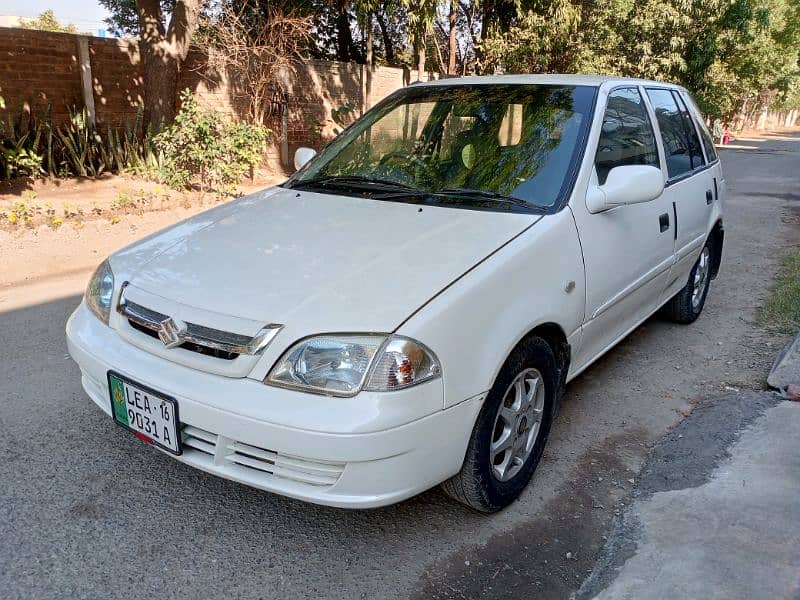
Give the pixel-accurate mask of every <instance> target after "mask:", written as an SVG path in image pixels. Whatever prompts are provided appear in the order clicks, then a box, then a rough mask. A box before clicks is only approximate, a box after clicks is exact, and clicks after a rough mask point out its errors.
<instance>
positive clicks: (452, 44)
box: [447, 0, 458, 75]
mask: <svg viewBox="0 0 800 600" xmlns="http://www.w3.org/2000/svg"><path fill="white" fill-rule="evenodd" d="M449 33H450V35H449V38H448V50H449V53H450V55H449V56H448V57H447V74H448V75H455V74H456V58H457V54H458V41H457V40H456V34H457V33H458V0H450V32H449Z"/></svg>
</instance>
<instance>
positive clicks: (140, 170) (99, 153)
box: [0, 106, 160, 179]
mask: <svg viewBox="0 0 800 600" xmlns="http://www.w3.org/2000/svg"><path fill="white" fill-rule="evenodd" d="M0 108H2V106H0ZM69 117H70V118H69V121H68V122H67V123H65V124H64V125H61V126H58V127H54V126H53V122H52V110H51V107H49V106H48V107H47V108H46V109H45V110H44V111H42V112H38V111H37V112H36V113H34V112H33V111H30V110H24V109H23V110H21V111H20V112H19V113H18V115H17V116H16V118H14V117H12V116H11V115H9V117H8V120H7V122H5V123H4V122H0V179H10V178H11V177H17V176H29V177H35V176H38V175H45V176H52V177H65V176H68V175H78V176H81V177H87V176H89V177H94V176H97V175H101V174H102V173H105V172H116V173H124V172H134V173H137V174H140V175H144V176H148V177H153V176H154V174H156V173H157V172H158V168H159V162H160V161H159V157H158V155H157V153H156V149H155V146H154V145H153V139H152V137H153V136H152V135H150V133H149V132H147V131H143V129H142V111H141V110H140V111H139V112H138V113H137V115H136V119H135V120H134V122H133V123H132V124H131V123H126V124H125V125H124V126H123V127H119V128H114V127H111V126H110V125H109V126H108V127H107V129H106V130H105V131H102V130H101V129H100V128H96V127H92V126H91V124H90V123H89V119H88V115H87V113H86V109H83V110H80V111H77V110H72V111H70V114H69Z"/></svg>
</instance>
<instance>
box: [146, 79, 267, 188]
mask: <svg viewBox="0 0 800 600" xmlns="http://www.w3.org/2000/svg"><path fill="white" fill-rule="evenodd" d="M269 133H270V132H269V129H267V128H266V127H262V126H259V125H249V124H246V123H234V122H231V121H229V120H227V119H223V118H222V117H221V116H220V115H219V114H218V113H217V112H216V111H213V110H205V109H202V108H200V106H198V104H197V100H196V99H195V97H194V95H193V94H192V93H191V92H190V91H189V90H188V89H187V90H185V91H184V92H183V93H182V94H181V109H180V111H179V112H178V114H177V116H176V117H175V122H174V123H173V124H172V125H170V126H169V127H166V128H165V129H163V130H162V131H161V133H159V134H158V135H157V136H156V137H155V139H154V141H155V145H156V148H158V150H159V151H160V152H161V153H162V155H163V164H162V166H161V176H162V178H163V180H164V182H165V183H166V184H168V185H170V186H173V187H188V186H189V185H191V184H193V183H197V184H199V185H200V187H201V189H206V190H214V191H223V190H225V189H226V188H228V187H230V186H231V185H235V184H236V183H238V182H239V180H241V178H242V177H243V176H244V174H245V173H247V172H248V171H249V170H251V169H253V168H254V167H255V166H256V165H257V164H258V163H259V162H260V161H261V156H262V154H263V152H264V147H265V145H266V142H267V137H268V135H269Z"/></svg>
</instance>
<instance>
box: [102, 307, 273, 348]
mask: <svg viewBox="0 0 800 600" xmlns="http://www.w3.org/2000/svg"><path fill="white" fill-rule="evenodd" d="M117 310H118V312H119V313H120V314H121V315H123V316H124V317H126V318H127V321H128V324H129V325H130V326H131V328H132V329H135V330H136V331H139V332H141V333H144V334H145V335H147V336H149V337H151V338H153V339H157V340H162V338H161V335H164V336H165V339H164V340H162V341H164V343H165V344H167V340H168V341H170V342H172V343H170V344H169V346H168V347H169V348H183V349H184V350H188V351H190V352H196V353H198V354H203V355H205V356H211V357H213V358H218V359H221V360H227V361H230V360H234V359H236V358H238V357H239V356H240V355H242V354H245V355H248V356H257V355H259V354H261V352H262V351H263V350H264V348H266V347H267V345H269V343H270V342H271V341H272V339H273V338H274V337H275V336H276V335H277V333H278V331H280V329H281V328H282V325H275V324H270V325H266V326H264V327H262V328H261V330H260V331H259V332H258V333H256V335H254V336H248V335H243V334H240V333H233V332H230V331H222V330H220V329H213V328H211V327H206V326H205V325H198V324H197V323H184V322H182V321H178V320H177V319H173V318H171V317H170V316H169V315H165V314H163V313H161V312H158V311H155V310H153V309H151V308H147V307H146V306H142V305H140V304H137V303H135V302H131V301H129V300H125V299H122V300H120V304H119V307H118V309H117Z"/></svg>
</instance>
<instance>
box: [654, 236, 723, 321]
mask: <svg viewBox="0 0 800 600" xmlns="http://www.w3.org/2000/svg"><path fill="white" fill-rule="evenodd" d="M713 252H714V247H713V245H712V241H711V240H708V241H707V242H706V245H705V246H703V250H702V251H701V252H700V256H699V257H698V258H697V262H696V263H694V267H692V271H691V272H690V273H689V280H688V281H687V282H686V285H685V286H684V288H683V289H682V290H681V291H680V292H678V293H677V294H676V295H675V296H673V298H672V299H671V300H670V301H669V302H667V304H666V305H665V306H664V311H665V313H666V315H667V316H668V317H669V318H670V319H671V320H673V321H675V322H676V323H682V324H689V323H693V322H694V321H695V320H697V317H699V316H700V313H701V312H703V306H705V303H706V296H707V295H708V286H709V283H710V282H711V264H712V257H713Z"/></svg>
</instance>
